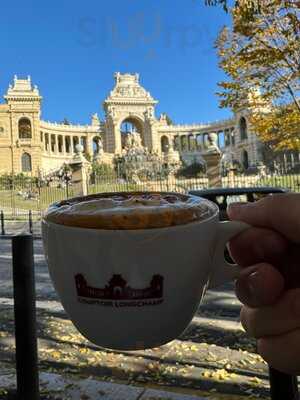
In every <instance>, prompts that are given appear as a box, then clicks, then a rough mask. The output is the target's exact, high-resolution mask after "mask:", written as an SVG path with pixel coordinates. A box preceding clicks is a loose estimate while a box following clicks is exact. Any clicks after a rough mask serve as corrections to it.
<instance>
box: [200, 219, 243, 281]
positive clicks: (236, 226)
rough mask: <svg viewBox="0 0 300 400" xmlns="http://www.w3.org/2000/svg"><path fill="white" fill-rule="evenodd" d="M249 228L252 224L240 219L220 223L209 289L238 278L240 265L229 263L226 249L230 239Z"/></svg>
mask: <svg viewBox="0 0 300 400" xmlns="http://www.w3.org/2000/svg"><path fill="white" fill-rule="evenodd" d="M249 228H250V225H248V224H245V223H244V222H239V221H225V222H219V223H218V230H217V244H216V247H215V250H214V255H213V264H212V271H213V273H212V275H211V277H210V279H209V284H208V288H209V289H211V288H214V287H217V286H219V285H222V284H224V283H226V282H230V281H232V280H234V279H236V278H238V276H239V274H240V267H239V266H238V265H237V264H229V263H228V262H227V261H226V260H225V258H224V250H225V248H226V244H227V242H228V241H229V240H230V239H232V238H233V237H234V236H236V235H238V234H239V233H241V232H243V231H244V230H246V229H249Z"/></svg>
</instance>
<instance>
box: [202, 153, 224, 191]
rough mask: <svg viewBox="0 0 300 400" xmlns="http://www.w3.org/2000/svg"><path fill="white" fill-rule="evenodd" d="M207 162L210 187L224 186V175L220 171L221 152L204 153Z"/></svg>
mask: <svg viewBox="0 0 300 400" xmlns="http://www.w3.org/2000/svg"><path fill="white" fill-rule="evenodd" d="M203 158H204V160H205V162H206V168H207V178H208V182H209V187H222V177H221V171H220V162H221V158H222V156H221V154H220V153H217V152H212V153H206V154H203Z"/></svg>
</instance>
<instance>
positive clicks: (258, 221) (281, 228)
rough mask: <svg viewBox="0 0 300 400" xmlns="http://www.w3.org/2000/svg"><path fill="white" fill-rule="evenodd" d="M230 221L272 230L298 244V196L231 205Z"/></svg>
mask: <svg viewBox="0 0 300 400" xmlns="http://www.w3.org/2000/svg"><path fill="white" fill-rule="evenodd" d="M227 212H228V216H229V218H230V219H231V220H237V221H243V222H246V223H248V224H249V225H252V226H257V227H262V228H268V229H273V230H275V231H277V232H279V233H281V234H283V235H284V236H285V237H286V238H287V239H289V240H291V241H293V242H295V243H300V194H298V193H284V194H275V195H271V196H267V197H265V198H263V199H262V200H259V201H257V202H255V203H244V204H242V203H233V204H230V206H229V207H228V210H227Z"/></svg>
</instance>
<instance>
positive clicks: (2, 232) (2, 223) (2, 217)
mask: <svg viewBox="0 0 300 400" xmlns="http://www.w3.org/2000/svg"><path fill="white" fill-rule="evenodd" d="M1 235H3V236H4V235H5V228H4V212H3V211H1Z"/></svg>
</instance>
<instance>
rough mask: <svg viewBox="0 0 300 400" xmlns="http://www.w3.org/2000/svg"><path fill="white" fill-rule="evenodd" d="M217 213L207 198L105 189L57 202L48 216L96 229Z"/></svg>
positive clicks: (143, 226)
mask: <svg viewBox="0 0 300 400" xmlns="http://www.w3.org/2000/svg"><path fill="white" fill-rule="evenodd" d="M214 213H215V209H214V208H213V207H212V206H211V205H210V203H208V202H207V201H206V200H204V199H201V198H199V197H195V196H187V195H183V194H177V193H176V194H173V193H159V192H155V193H140V192H132V193H119V194H113V193H104V194H97V195H91V196H86V197H81V198H75V199H70V200H66V201H62V202H60V203H56V204H54V205H53V206H51V207H50V208H49V210H48V211H47V213H46V215H45V219H46V220H48V221H50V222H54V223H57V224H62V225H67V226H76V227H82V228H94V229H117V230H120V229H150V228H161V227H167V226H173V225H182V224H186V223H190V222H194V221H197V220H204V219H207V218H209V217H210V216H212V215H213V214H214Z"/></svg>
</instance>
